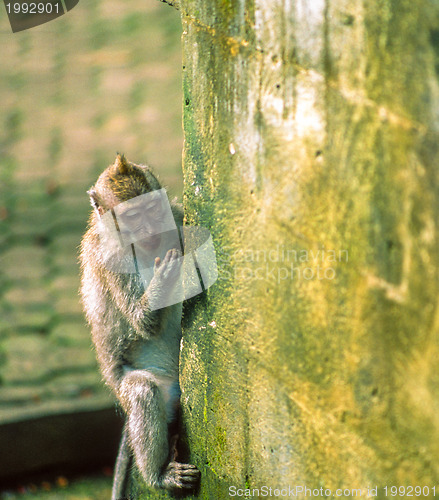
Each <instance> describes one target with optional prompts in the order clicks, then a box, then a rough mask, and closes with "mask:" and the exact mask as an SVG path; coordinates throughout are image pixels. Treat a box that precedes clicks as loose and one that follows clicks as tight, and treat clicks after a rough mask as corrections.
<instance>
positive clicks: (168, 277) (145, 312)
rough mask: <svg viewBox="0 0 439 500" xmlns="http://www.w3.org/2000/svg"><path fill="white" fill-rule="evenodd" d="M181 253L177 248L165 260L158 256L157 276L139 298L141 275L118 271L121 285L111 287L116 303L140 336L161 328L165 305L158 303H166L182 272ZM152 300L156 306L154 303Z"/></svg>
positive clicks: (155, 269)
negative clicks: (125, 273) (124, 273)
mask: <svg viewBox="0 0 439 500" xmlns="http://www.w3.org/2000/svg"><path fill="white" fill-rule="evenodd" d="M180 257H181V253H180V252H179V251H178V250H176V249H171V250H168V252H167V254H166V256H165V258H164V259H163V261H162V262H161V261H160V259H159V258H157V259H156V261H155V264H154V276H153V278H152V280H151V282H150V284H149V286H148V288H147V289H146V290H145V291H144V292H143V294H142V295H141V296H140V298H139V290H140V289H141V284H140V279H139V277H138V276H133V275H118V276H117V279H116V281H117V282H118V286H114V287H108V290H109V291H110V293H111V297H112V300H113V302H114V303H115V305H116V307H117V308H118V309H119V310H120V311H121V313H122V314H123V316H124V317H125V318H126V319H127V320H128V322H129V323H130V325H131V326H132V327H133V328H134V330H135V331H136V333H137V334H139V335H140V336H141V337H144V338H145V337H149V336H150V335H151V334H152V333H155V332H158V331H160V324H161V321H162V319H163V317H164V315H165V314H166V308H165V307H158V306H160V304H164V303H165V299H166V296H167V294H168V293H169V292H170V290H171V289H172V287H173V285H174V284H175V280H176V278H177V277H178V275H179V273H180V266H181V260H180ZM153 304H154V305H155V307H152V305H153Z"/></svg>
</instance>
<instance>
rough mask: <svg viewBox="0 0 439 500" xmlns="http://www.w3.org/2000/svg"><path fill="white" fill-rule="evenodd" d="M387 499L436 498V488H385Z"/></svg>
mask: <svg viewBox="0 0 439 500" xmlns="http://www.w3.org/2000/svg"><path fill="white" fill-rule="evenodd" d="M383 489H384V493H385V495H386V497H396V496H399V497H421V496H422V497H427V496H430V495H432V496H434V497H435V496H436V486H432V487H431V488H430V487H429V486H384V488H383Z"/></svg>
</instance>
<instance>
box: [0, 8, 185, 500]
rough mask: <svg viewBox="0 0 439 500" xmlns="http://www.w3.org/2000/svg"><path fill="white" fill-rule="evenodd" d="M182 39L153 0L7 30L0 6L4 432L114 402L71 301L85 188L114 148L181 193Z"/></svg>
mask: <svg viewBox="0 0 439 500" xmlns="http://www.w3.org/2000/svg"><path fill="white" fill-rule="evenodd" d="M180 35H181V22H180V16H179V13H178V12H177V11H176V10H174V9H172V8H170V7H168V6H166V5H164V4H162V3H160V2H158V1H157V0H142V1H139V0H123V1H120V0H117V1H116V0H105V1H101V0H87V1H85V0H82V1H80V2H79V4H78V5H77V6H76V7H75V8H74V9H73V10H72V11H70V12H69V13H68V14H66V15H64V16H62V17H61V18H59V19H57V20H54V21H52V22H49V23H47V24H44V25H41V26H38V27H35V28H32V29H29V30H27V31H23V32H19V33H15V34H13V33H12V31H11V28H10V26H9V23H8V18H7V16H6V11H5V8H4V7H3V6H1V7H0V36H1V47H2V50H1V56H0V57H1V63H2V64H1V68H2V69H1V78H0V102H1V110H2V113H1V116H0V144H1V155H0V426H1V425H2V423H4V422H11V421H13V420H14V419H18V420H21V419H25V418H27V417H28V416H31V415H35V414H44V413H50V412H53V411H55V412H56V411H59V409H60V408H61V409H62V408H65V409H67V410H68V409H72V411H74V409H75V407H76V405H77V404H78V402H80V403H81V404H82V403H83V402H86V404H87V405H88V406H91V407H92V406H93V405H94V404H96V405H98V406H99V405H101V406H102V405H103V404H105V402H106V401H108V402H109V404H111V400H110V398H111V396H110V395H109V393H108V391H107V390H106V389H105V388H104V386H103V384H102V382H101V378H100V375H99V373H98V370H97V366H96V362H95V356H94V352H93V350H92V349H91V343H90V337H89V330H88V327H87V326H86V324H85V320H84V318H83V314H82V311H81V307H80V303H79V298H78V287H79V278H78V264H77V251H78V245H79V243H80V239H81V235H82V233H83V232H84V230H85V228H86V221H87V218H88V213H89V202H88V198H87V195H86V190H87V189H88V188H89V187H90V186H91V185H92V184H93V182H94V181H95V179H96V177H97V176H98V174H99V173H100V172H101V171H102V170H103V169H104V168H105V167H106V166H107V165H109V164H110V163H112V162H113V161H114V158H115V155H116V152H123V153H125V155H126V156H127V158H128V159H129V160H131V161H134V162H136V163H147V164H149V165H151V166H152V167H153V168H154V169H155V170H156V171H157V172H158V174H159V176H160V178H161V179H162V181H164V183H165V184H166V185H167V186H168V187H169V189H170V192H171V194H173V195H175V196H177V197H179V198H181V189H182V174H181V151H182V140H183V139H182V130H181V76H180V73H181V50H180ZM23 480H24V481H25V478H23ZM106 481H107V483H108V481H109V480H106ZM107 483H106V484H107ZM63 491H64V490H63ZM41 494H42V493H41V491H40V492H39V493H38V495H41ZM8 495H9V496H8ZM8 495H6V496H5V498H6V497H7V498H11V493H9V494H8ZM35 495H37V493H35ZM59 495H60V496H56V495H55V496H53V493H52V496H50V498H70V497H69V496H67V493H63V494H59ZM75 495H76V496H74V498H100V497H99V496H97V494H96V495H91V496H81V495H80V494H79V493H77V494H76V493H75ZM104 497H105V495H104ZM35 498H37V496H35ZM38 498H39V497H38ZM72 498H73V497H72Z"/></svg>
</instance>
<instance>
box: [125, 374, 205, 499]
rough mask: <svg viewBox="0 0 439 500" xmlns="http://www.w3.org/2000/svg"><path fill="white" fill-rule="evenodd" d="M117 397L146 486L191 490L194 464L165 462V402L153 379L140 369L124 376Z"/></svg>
mask: <svg viewBox="0 0 439 500" xmlns="http://www.w3.org/2000/svg"><path fill="white" fill-rule="evenodd" d="M120 398H121V402H122V405H123V407H124V409H125V411H126V413H127V416H128V417H127V428H128V434H129V440H130V444H131V447H132V450H133V453H134V456H135V459H136V464H137V467H138V469H139V471H140V473H141V474H142V476H143V479H144V480H145V482H146V483H147V484H149V485H150V486H154V487H158V488H166V489H173V488H189V489H190V488H193V487H194V486H195V484H196V483H197V481H198V478H199V474H200V473H199V471H198V469H197V468H196V467H195V466H194V465H190V464H180V463H178V462H174V461H172V462H170V463H168V460H169V458H168V455H169V441H168V425H167V421H166V409H165V401H164V399H163V395H162V393H161V391H160V388H159V387H158V386H157V384H156V383H155V380H154V378H153V377H152V376H151V375H150V374H148V372H144V371H141V370H135V371H132V372H130V373H128V374H127V375H125V377H124V379H123V381H122V384H121V386H120Z"/></svg>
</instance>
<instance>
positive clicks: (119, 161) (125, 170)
mask: <svg viewBox="0 0 439 500" xmlns="http://www.w3.org/2000/svg"><path fill="white" fill-rule="evenodd" d="M114 166H115V167H116V172H118V173H119V174H121V175H127V174H129V173H130V171H131V165H130V164H129V162H128V161H127V159H126V158H125V156H124V155H123V154H120V153H117V156H116V161H115V162H114Z"/></svg>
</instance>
